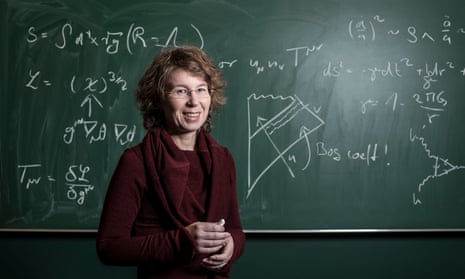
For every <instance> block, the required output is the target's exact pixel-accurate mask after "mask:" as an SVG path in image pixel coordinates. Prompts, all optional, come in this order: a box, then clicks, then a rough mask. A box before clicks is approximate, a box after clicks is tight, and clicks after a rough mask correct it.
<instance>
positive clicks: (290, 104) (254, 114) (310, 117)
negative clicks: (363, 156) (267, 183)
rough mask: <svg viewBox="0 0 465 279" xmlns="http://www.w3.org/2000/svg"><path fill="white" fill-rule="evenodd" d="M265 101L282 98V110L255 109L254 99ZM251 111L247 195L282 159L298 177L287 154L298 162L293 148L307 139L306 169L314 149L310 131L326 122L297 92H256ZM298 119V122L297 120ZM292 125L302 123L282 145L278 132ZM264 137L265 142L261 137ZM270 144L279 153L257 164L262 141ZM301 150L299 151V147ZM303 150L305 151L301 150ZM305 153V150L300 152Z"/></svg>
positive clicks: (248, 110) (249, 110) (290, 173)
mask: <svg viewBox="0 0 465 279" xmlns="http://www.w3.org/2000/svg"><path fill="white" fill-rule="evenodd" d="M261 102H265V103H268V102H278V103H281V104H282V110H281V111H277V112H275V113H273V114H272V115H269V116H267V117H266V116H265V115H262V114H260V112H259V110H258V109H257V110H254V107H255V104H254V103H261ZM247 115H248V127H249V129H248V130H249V132H248V135H249V136H248V156H247V158H248V160H247V161H248V180H247V181H248V191H247V197H249V196H250V194H251V193H252V191H253V190H254V188H255V186H256V185H257V183H258V181H259V180H260V179H261V178H262V177H263V176H264V175H265V174H266V173H267V172H268V171H269V169H270V168H271V167H272V166H273V165H274V164H276V163H277V162H281V163H282V164H283V165H284V167H285V168H286V169H287V171H288V172H289V175H290V176H291V177H295V175H294V169H293V167H292V166H290V164H289V162H288V161H289V160H288V159H286V157H285V155H286V154H289V155H288V156H289V157H288V158H291V160H290V161H292V162H296V159H295V158H296V157H295V155H292V154H291V153H293V151H292V148H293V147H294V146H295V145H296V144H298V143H300V142H304V143H305V146H306V147H307V150H306V151H307V158H306V160H305V164H304V167H303V169H305V168H306V167H307V166H308V164H309V163H310V160H311V149H310V142H309V139H308V135H309V134H311V133H313V132H315V131H316V130H317V129H318V128H320V127H321V126H322V125H324V121H323V120H322V119H321V118H320V117H319V116H318V115H317V114H316V113H315V112H313V111H312V110H310V109H309V107H308V105H306V104H304V103H303V102H302V101H301V100H300V99H299V98H298V97H297V96H288V97H284V96H272V95H266V96H265V95H256V94H252V95H250V96H249V97H248V98H247ZM296 123H297V124H296ZM288 125H291V126H298V127H300V128H299V129H298V130H295V131H293V133H294V134H290V135H288V143H287V144H286V145H285V146H283V147H282V148H280V147H279V146H278V145H277V143H276V142H275V140H274V139H273V138H274V137H275V134H279V133H282V130H286V129H285V127H287V128H289V126H288ZM258 138H262V139H264V140H266V141H265V142H263V141H261V140H258ZM263 144H267V145H269V146H270V149H271V150H273V151H274V154H275V156H274V157H272V158H271V159H270V161H269V162H265V163H264V165H263V167H261V166H258V164H254V163H252V161H251V158H252V157H254V156H255V155H254V150H255V148H258V146H259V145H263ZM295 152H297V151H295ZM300 153H301V152H300ZM300 155H301V154H300Z"/></svg>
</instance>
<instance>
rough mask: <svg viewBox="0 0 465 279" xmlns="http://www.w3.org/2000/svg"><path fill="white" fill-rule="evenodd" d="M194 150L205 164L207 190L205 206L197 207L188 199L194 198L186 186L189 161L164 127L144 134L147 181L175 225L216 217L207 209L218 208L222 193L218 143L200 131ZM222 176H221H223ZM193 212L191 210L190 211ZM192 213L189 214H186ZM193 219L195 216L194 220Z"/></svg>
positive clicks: (180, 225) (179, 225) (214, 210)
mask: <svg viewBox="0 0 465 279" xmlns="http://www.w3.org/2000/svg"><path fill="white" fill-rule="evenodd" d="M196 144H197V146H196V147H197V150H198V151H199V152H198V153H199V156H200V160H201V162H202V163H203V165H204V166H205V170H206V173H205V183H206V187H207V191H208V196H207V202H206V205H205V208H198V204H197V208H196V206H195V204H196V203H195V202H194V201H192V200H189V199H193V198H195V197H193V196H192V195H191V194H190V193H189V192H188V191H190V190H189V189H187V187H188V178H189V170H190V164H189V161H188V159H187V157H186V155H185V154H184V153H183V151H182V150H180V149H179V148H178V147H177V146H176V144H175V143H174V142H173V140H172V138H171V136H170V135H169V134H168V133H167V132H166V131H165V130H164V129H156V130H154V131H152V132H149V133H147V135H146V137H145V138H144V140H143V149H144V150H143V156H144V162H145V167H146V170H147V173H148V174H149V177H148V181H149V183H151V184H152V185H153V186H152V187H153V189H154V190H155V193H156V194H157V196H158V197H159V200H160V201H161V203H162V206H163V207H164V208H165V210H166V212H167V213H168V214H169V216H170V217H171V218H172V220H173V222H174V224H176V226H178V227H185V226H187V225H189V224H191V223H193V222H196V221H200V218H204V219H205V220H204V221H208V220H209V221H212V222H213V221H215V219H212V218H217V217H216V216H212V214H211V213H210V212H217V211H218V210H219V208H218V204H217V203H216V202H215V200H217V197H220V196H219V195H220V194H221V192H222V190H221V186H220V185H221V183H218V181H221V179H224V173H223V172H222V171H220V170H221V168H215V167H214V166H220V163H221V162H219V161H221V159H220V157H221V156H218V155H219V154H216V153H218V152H217V151H218V148H213V147H214V146H218V144H217V143H216V141H215V140H214V139H213V138H212V137H211V136H210V135H209V134H208V133H206V132H204V131H201V132H199V133H198V134H197V143H196ZM222 176H223V177H222ZM186 205H187V207H189V206H191V207H192V208H191V209H189V210H192V211H194V213H195V212H197V214H198V215H200V214H201V213H202V215H203V216H197V217H192V216H195V215H196V214H186V213H187V212H185V211H186V210H187V209H186ZM189 213H192V212H189ZM189 216H191V217H189ZM193 218H194V219H193Z"/></svg>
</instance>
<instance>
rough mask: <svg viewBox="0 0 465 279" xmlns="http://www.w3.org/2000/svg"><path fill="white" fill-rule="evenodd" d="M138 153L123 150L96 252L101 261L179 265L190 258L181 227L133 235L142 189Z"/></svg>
mask: <svg viewBox="0 0 465 279" xmlns="http://www.w3.org/2000/svg"><path fill="white" fill-rule="evenodd" d="M143 170H144V167H143V162H142V159H141V155H140V154H138V153H137V152H136V151H135V150H134V149H128V150H126V151H125V152H124V153H123V155H122V156H121V158H120V161H119V162H118V165H117V167H116V169H115V171H114V174H113V177H112V179H111V182H110V184H109V187H108V190H107V194H106V197H105V202H104V206H103V209H102V214H101V219H100V225H99V230H98V234H97V254H98V256H99V258H100V260H101V261H102V263H104V264H112V265H139V264H144V263H148V262H154V263H157V264H169V265H182V264H187V263H189V262H190V261H191V260H192V257H193V254H194V245H193V241H192V239H191V238H190V235H189V234H188V232H187V231H186V230H185V229H184V228H178V229H174V230H169V231H162V230H160V231H158V232H153V233H150V234H147V235H143V236H134V235H133V233H132V232H133V226H134V223H135V220H136V218H137V215H138V212H139V208H140V205H141V202H142V198H143V195H144V191H145V188H144V187H146V186H145V182H144V179H145V178H144V177H145V174H144V171H143Z"/></svg>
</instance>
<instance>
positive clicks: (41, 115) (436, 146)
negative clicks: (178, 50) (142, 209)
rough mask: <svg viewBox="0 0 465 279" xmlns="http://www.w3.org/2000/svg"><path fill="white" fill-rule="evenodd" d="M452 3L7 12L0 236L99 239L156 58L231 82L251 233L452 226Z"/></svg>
mask: <svg viewBox="0 0 465 279" xmlns="http://www.w3.org/2000/svg"><path fill="white" fill-rule="evenodd" d="M462 8H463V7H462V3H461V1H453V0H447V1H441V2H440V3H439V2H437V3H428V4H426V3H423V2H422V1H410V2H409V3H408V4H407V3H405V2H404V1H368V0H352V1H341V0H336V1H303V0H302V1H287V2H285V1H277V0H273V1H245V0H244V1H242V0H241V1H203V0H200V1H170V2H169V3H167V2H163V1H142V0H139V1H136V2H134V3H126V2H124V3H123V1H107V0H100V1H79V2H76V1H66V0H61V1H48V2H43V3H41V2H37V1H22V0H17V1H13V0H11V1H7V2H6V7H5V8H4V9H2V11H1V16H2V27H1V28H2V31H4V32H2V33H3V34H7V36H6V41H4V42H3V43H2V45H1V48H0V55H1V57H2V61H4V63H2V68H1V76H2V82H1V85H0V86H1V87H0V88H1V92H0V93H1V94H0V98H1V102H0V106H1V113H2V117H1V119H0V125H1V126H0V127H1V130H2V133H1V135H0V154H1V158H0V160H1V161H0V183H1V189H0V191H1V192H0V209H1V211H0V227H1V228H3V229H33V230H42V229H44V230H95V229H96V227H97V224H98V219H99V214H100V209H101V207H102V202H103V199H104V196H105V191H106V186H107V183H108V181H109V179H110V176H111V174H112V171H113V169H114V167H115V164H116V162H117V160H118V158H119V156H120V154H121V152H122V151H123V150H124V149H125V148H127V147H129V146H132V145H134V144H137V143H138V142H139V141H140V140H141V138H142V137H143V135H144V133H145V131H144V130H143V128H142V125H141V119H140V116H139V113H138V111H137V109H136V106H135V103H134V98H133V95H132V92H133V90H134V88H135V86H136V84H137V81H138V79H139V77H140V76H141V75H142V73H143V71H144V70H145V68H146V67H147V66H148V64H149V63H150V61H151V59H152V58H153V56H154V55H156V54H157V53H158V52H159V51H160V50H161V49H162V48H163V47H166V46H172V45H182V44H193V45H197V46H199V47H202V48H203V49H205V50H206V51H207V52H208V53H209V54H210V55H211V56H212V57H213V58H214V59H215V61H216V62H217V63H218V66H219V67H220V68H221V69H222V70H223V72H224V74H225V76H226V79H227V80H228V88H227V92H226V94H227V96H228V105H227V106H226V107H225V109H224V110H223V112H222V113H221V114H220V115H218V116H217V117H216V119H215V129H214V131H213V134H214V136H215V137H216V138H217V139H218V141H219V142H220V143H222V144H224V145H226V146H227V147H229V148H230V150H231V151H232V153H233V155H234V157H235V159H236V163H237V175H238V191H239V201H240V210H241V216H242V219H243V223H244V228H245V229H247V230H250V231H255V230H260V231H261V230H265V231H288V230H290V231H294V230H297V231H301V230H326V229H331V230H332V229H336V230H353V229H355V230H360V229H387V230H399V229H414V230H418V229H419V230H423V229H441V230H448V229H464V228H465V187H464V186H465V185H464V181H465V147H464V145H463V142H464V140H465V129H464V128H463V127H464V126H463V123H462V121H463V119H465V110H463V108H462V106H463V105H464V104H465V94H464V90H465V53H464V52H463V49H464V46H465V18H464V17H463V16H462V15H461V9H462Z"/></svg>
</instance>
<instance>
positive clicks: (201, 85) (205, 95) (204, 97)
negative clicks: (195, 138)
mask: <svg viewBox="0 0 465 279" xmlns="http://www.w3.org/2000/svg"><path fill="white" fill-rule="evenodd" d="M170 84H171V87H172V88H173V89H172V90H171V91H170V92H168V94H167V97H166V98H165V104H164V106H163V113H164V116H165V127H166V129H167V131H168V132H169V133H170V134H173V135H174V134H177V135H179V134H188V133H195V132H197V131H198V130H199V129H200V128H201V127H202V126H203V124H204V123H205V121H206V120H207V117H208V112H209V110H210V104H211V97H210V94H209V92H208V90H209V89H208V84H207V82H206V81H205V80H204V79H203V78H201V77H198V76H194V75H192V74H191V73H189V72H187V71H185V70H183V69H177V70H175V71H174V72H173V73H172V74H171V77H170ZM205 90H206V91H205Z"/></svg>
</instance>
